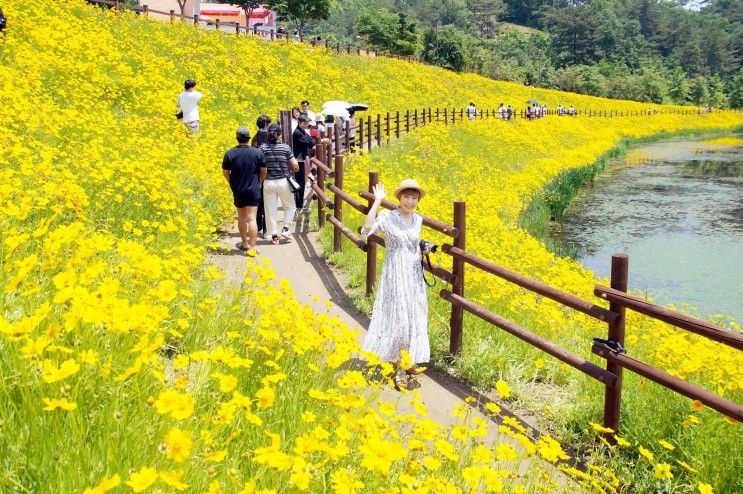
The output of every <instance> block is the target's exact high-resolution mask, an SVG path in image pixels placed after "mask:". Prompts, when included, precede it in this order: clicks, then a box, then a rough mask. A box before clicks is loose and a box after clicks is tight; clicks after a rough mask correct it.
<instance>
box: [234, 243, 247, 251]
mask: <svg viewBox="0 0 743 494" xmlns="http://www.w3.org/2000/svg"><path fill="white" fill-rule="evenodd" d="M235 247H237V248H238V249H240V250H241V251H243V252H245V251H246V250H248V249H249V247H245V246H244V245H243V243H242V242H238V243H237V244H236V245H235Z"/></svg>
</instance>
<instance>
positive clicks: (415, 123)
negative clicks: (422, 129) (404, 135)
mask: <svg viewBox="0 0 743 494" xmlns="http://www.w3.org/2000/svg"><path fill="white" fill-rule="evenodd" d="M413 128H414V129H417V128H418V108H416V109H415V110H414V111H413Z"/></svg>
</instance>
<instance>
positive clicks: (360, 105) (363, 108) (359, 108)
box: [349, 103, 369, 111]
mask: <svg viewBox="0 0 743 494" xmlns="http://www.w3.org/2000/svg"><path fill="white" fill-rule="evenodd" d="M368 109H369V105H365V104H364V103H351V106H350V108H349V110H351V111H366V110H368Z"/></svg>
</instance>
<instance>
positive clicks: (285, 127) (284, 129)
mask: <svg viewBox="0 0 743 494" xmlns="http://www.w3.org/2000/svg"><path fill="white" fill-rule="evenodd" d="M279 125H281V139H282V141H283V142H284V144H286V145H288V146H289V147H290V148H291V149H292V150H294V139H292V114H291V112H290V111H289V110H281V111H280V112H279Z"/></svg>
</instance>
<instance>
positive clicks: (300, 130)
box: [292, 115, 315, 210]
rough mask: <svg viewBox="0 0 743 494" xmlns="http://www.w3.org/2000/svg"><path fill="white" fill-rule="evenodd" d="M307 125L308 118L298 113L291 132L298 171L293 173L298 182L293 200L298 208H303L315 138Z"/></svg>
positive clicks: (308, 124)
mask: <svg viewBox="0 0 743 494" xmlns="http://www.w3.org/2000/svg"><path fill="white" fill-rule="evenodd" d="M309 126H310V119H309V118H308V117H307V116H306V115H300V116H299V118H298V119H297V128H296V129H294V132H293V133H292V144H293V147H294V157H295V158H296V159H297V162H298V163H299V171H298V172H296V173H295V174H294V178H295V179H296V181H297V182H298V183H299V190H298V191H296V192H294V201H295V204H296V206H297V209H298V210H302V209H303V208H304V188H305V184H306V183H307V175H308V174H309V173H310V168H311V162H310V158H311V154H312V148H313V147H315V139H313V138H312V137H311V136H310V134H309V133H308V130H307V129H308V128H309Z"/></svg>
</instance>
